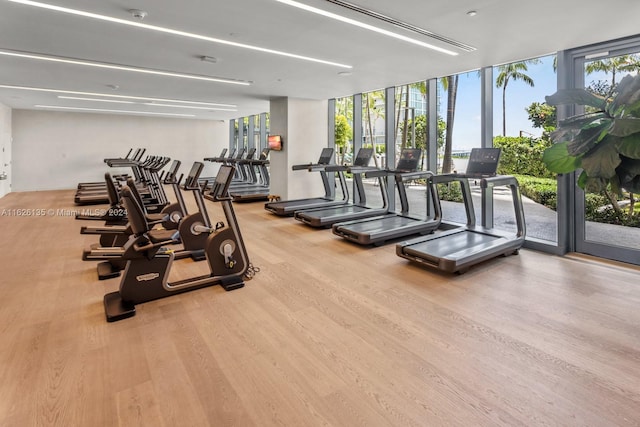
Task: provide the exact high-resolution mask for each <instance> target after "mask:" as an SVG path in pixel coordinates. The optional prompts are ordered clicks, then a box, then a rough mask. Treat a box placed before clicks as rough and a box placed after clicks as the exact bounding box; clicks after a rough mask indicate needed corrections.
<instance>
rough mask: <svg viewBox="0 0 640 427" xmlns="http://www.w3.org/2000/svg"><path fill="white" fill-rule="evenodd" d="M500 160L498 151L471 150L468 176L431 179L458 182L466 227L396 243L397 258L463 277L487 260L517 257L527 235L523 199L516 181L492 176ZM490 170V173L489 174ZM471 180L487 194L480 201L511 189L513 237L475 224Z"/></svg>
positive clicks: (505, 177)
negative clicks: (499, 189)
mask: <svg viewBox="0 0 640 427" xmlns="http://www.w3.org/2000/svg"><path fill="white" fill-rule="evenodd" d="M499 157H500V149H498V148H474V149H472V151H471V156H470V158H469V167H468V168H467V172H465V173H464V174H448V175H439V176H434V177H433V178H432V180H433V181H434V183H436V184H437V183H448V182H453V181H459V182H460V185H461V187H462V194H463V199H464V205H465V209H466V214H467V224H466V226H460V227H453V228H450V229H448V230H443V231H437V232H435V233H434V234H432V235H429V236H423V237H420V238H416V239H413V240H409V241H406V242H402V243H399V244H398V245H396V254H397V255H398V256H400V257H402V258H406V259H408V260H410V261H413V262H416V263H418V264H420V265H424V266H428V267H433V268H436V269H438V270H442V271H446V272H449V273H454V272H457V273H464V272H465V271H467V270H468V269H469V267H471V266H473V265H475V264H478V263H480V262H483V261H486V260H488V259H491V258H495V257H498V256H500V255H504V256H507V255H510V254H514V255H516V254H518V251H519V249H520V248H521V247H522V245H523V244H524V240H525V235H526V226H525V218H524V208H523V205H522V197H521V196H520V188H519V186H518V181H517V180H516V178H514V177H513V176H509V175H502V176H500V175H499V176H496V175H495V170H496V168H497V165H498V158H499ZM491 170H492V171H493V173H491V172H488V171H491ZM490 175H493V176H490ZM470 178H472V179H479V181H480V187H481V188H482V189H483V190H488V191H483V197H487V196H489V197H493V188H494V187H495V186H502V185H506V186H508V187H509V188H510V190H511V198H512V201H513V208H514V214H515V220H516V232H515V234H514V233H513V232H507V231H503V230H497V229H494V228H488V227H484V226H478V225H476V224H475V214H474V211H473V202H472V200H471V190H470V187H469V179H470ZM487 193H488V194H487ZM482 222H483V224H486V223H487V221H486V218H483V219H482Z"/></svg>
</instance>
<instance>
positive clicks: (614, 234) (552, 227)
mask: <svg viewBox="0 0 640 427" xmlns="http://www.w3.org/2000/svg"><path fill="white" fill-rule="evenodd" d="M365 187H366V191H367V201H368V203H369V204H371V205H372V206H380V205H381V204H382V199H381V197H380V190H379V188H378V187H377V185H375V184H374V183H373V182H368V183H366V184H365ZM349 188H352V187H351V186H350V187H349ZM471 188H472V195H473V204H474V209H475V211H476V223H478V224H479V223H480V205H481V202H480V188H479V187H478V186H472V187H471ZM407 196H408V198H409V206H410V209H411V214H413V215H426V193H425V187H424V186H420V185H410V186H408V187H407ZM512 203H513V202H512V199H511V191H510V190H509V189H508V188H507V187H497V188H494V226H495V227H496V228H499V229H502V230H509V231H514V232H515V230H516V224H515V216H514V212H513V204H512ZM522 203H523V205H524V211H525V223H526V228H527V236H528V237H533V238H536V239H542V240H547V241H551V242H555V241H556V239H557V235H558V226H557V218H556V212H555V211H553V210H551V209H549V208H547V207H545V206H543V205H540V204H538V203H536V202H534V201H532V200H531V199H528V198H526V197H523V198H522ZM441 205H442V211H443V219H444V220H446V221H452V222H459V223H465V222H466V214H465V212H464V208H463V207H462V204H461V203H456V202H447V201H442V202H441ZM586 234H587V237H588V239H589V240H591V241H595V242H608V243H614V242H615V244H616V245H618V246H623V247H630V248H637V249H640V228H635V227H623V226H617V225H611V224H602V223H597V222H590V221H589V222H587V224H586Z"/></svg>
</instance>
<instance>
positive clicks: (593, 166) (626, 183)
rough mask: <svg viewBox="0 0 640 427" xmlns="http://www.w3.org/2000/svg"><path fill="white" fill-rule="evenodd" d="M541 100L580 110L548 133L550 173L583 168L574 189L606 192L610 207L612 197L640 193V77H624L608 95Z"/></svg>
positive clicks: (567, 94) (573, 93) (567, 92)
mask: <svg viewBox="0 0 640 427" xmlns="http://www.w3.org/2000/svg"><path fill="white" fill-rule="evenodd" d="M546 101H547V104H549V105H556V106H557V105H565V104H578V105H583V106H585V112H584V113H583V114H579V115H576V116H573V117H569V118H567V119H565V120H561V121H560V122H559V123H558V128H557V130H556V131H554V132H553V133H552V134H551V138H552V140H553V142H554V145H553V146H551V147H550V148H548V149H547V150H545V152H544V155H543V159H542V160H543V162H544V163H545V164H546V166H547V168H549V170H551V171H552V172H555V173H570V172H573V171H576V170H579V169H582V173H581V174H580V176H579V178H578V185H579V186H580V187H581V188H583V189H584V190H585V191H587V192H594V193H598V192H605V193H606V194H607V196H609V197H610V199H611V201H612V204H614V205H615V206H617V203H615V198H614V197H613V196H614V195H615V194H620V193H621V192H622V191H623V190H626V191H628V192H629V193H640V75H635V76H631V75H627V76H626V77H624V78H623V79H622V80H621V81H620V82H619V83H618V84H617V86H616V87H615V89H614V92H613V93H612V94H610V95H609V96H605V97H602V96H598V95H595V94H593V93H591V92H588V91H587V90H584V89H563V90H559V91H558V92H556V93H555V94H553V95H551V96H547V97H546Z"/></svg>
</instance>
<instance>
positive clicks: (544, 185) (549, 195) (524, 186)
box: [516, 175, 558, 210]
mask: <svg viewBox="0 0 640 427" xmlns="http://www.w3.org/2000/svg"><path fill="white" fill-rule="evenodd" d="M516 178H517V179H518V184H520V193H522V195H523V196H525V197H527V198H529V199H531V200H533V201H534V202H536V203H539V204H541V205H543V206H546V207H548V208H549V209H553V210H556V207H557V205H558V183H557V181H556V180H555V179H551V178H537V177H533V176H527V175H516Z"/></svg>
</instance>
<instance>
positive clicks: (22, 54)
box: [0, 50, 251, 86]
mask: <svg viewBox="0 0 640 427" xmlns="http://www.w3.org/2000/svg"><path fill="white" fill-rule="evenodd" d="M0 55H5V56H14V57H18V58H26V59H36V60H39V61H49V62H61V63H64V64H72V65H84V66H87V67H96V68H108V69H110V70H119V71H131V72H134V73H144V74H155V75H159V76H167V77H179V78H182V79H193V80H204V81H209V82H215V83H229V84H235V85H243V86H249V85H250V84H251V82H247V81H243V80H233V79H226V78H221V77H207V76H199V75H196V74H182V73H174V72H171V71H160V70H153V69H150V68H138V67H130V66H128V65H118V64H108V63H104V62H94V61H85V60H82V59H75V58H64V57H60V56H49V55H42V54H39V53H31V52H20V51H14V50H0Z"/></svg>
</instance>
